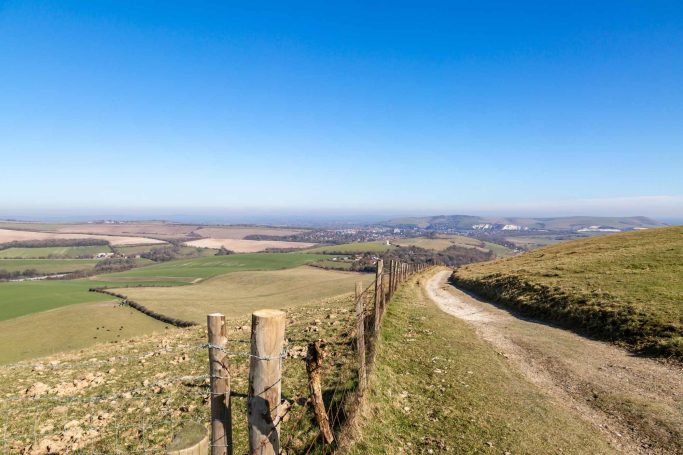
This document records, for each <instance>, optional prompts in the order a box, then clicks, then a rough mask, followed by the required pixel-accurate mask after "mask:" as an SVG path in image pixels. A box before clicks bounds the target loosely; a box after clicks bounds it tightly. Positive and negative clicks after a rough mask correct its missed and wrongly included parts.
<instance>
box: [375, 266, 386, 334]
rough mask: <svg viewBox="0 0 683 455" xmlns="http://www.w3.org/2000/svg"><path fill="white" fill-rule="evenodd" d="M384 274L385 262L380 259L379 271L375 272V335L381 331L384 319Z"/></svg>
mask: <svg viewBox="0 0 683 455" xmlns="http://www.w3.org/2000/svg"><path fill="white" fill-rule="evenodd" d="M383 273H384V261H382V260H381V259H379V260H378V261H377V269H376V270H375V321H374V327H373V328H374V333H377V332H378V331H379V322H380V318H381V317H382V312H381V310H382V308H381V305H382V274H383Z"/></svg>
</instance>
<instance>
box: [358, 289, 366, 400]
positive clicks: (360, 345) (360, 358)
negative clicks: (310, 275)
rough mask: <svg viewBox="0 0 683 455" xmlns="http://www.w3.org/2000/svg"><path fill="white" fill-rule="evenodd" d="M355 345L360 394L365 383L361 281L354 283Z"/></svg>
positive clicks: (363, 389) (363, 314)
mask: <svg viewBox="0 0 683 455" xmlns="http://www.w3.org/2000/svg"><path fill="white" fill-rule="evenodd" d="M356 347H357V348H358V389H359V390H360V393H361V394H362V393H363V391H365V387H366V385H367V381H368V376H367V372H366V369H365V312H364V311H363V283H361V282H358V283H356Z"/></svg>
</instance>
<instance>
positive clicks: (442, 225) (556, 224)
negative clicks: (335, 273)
mask: <svg viewBox="0 0 683 455" xmlns="http://www.w3.org/2000/svg"><path fill="white" fill-rule="evenodd" d="M381 224H383V225H385V226H397V227H400V226H403V227H417V228H422V229H434V230H447V229H455V230H501V231H503V230H505V231H515V230H548V231H581V230H584V231H585V232H591V231H600V230H607V231H608V232H609V230H620V231H625V230H633V229H637V228H653V227H661V226H665V225H666V224H665V223H661V222H659V221H656V220H653V219H651V218H647V217H644V216H632V217H599V216H569V217H555V218H522V217H484V216H473V215H437V216H426V217H406V218H396V219H393V220H389V221H386V222H384V223H381Z"/></svg>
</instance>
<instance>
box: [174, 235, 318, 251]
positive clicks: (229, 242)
mask: <svg viewBox="0 0 683 455" xmlns="http://www.w3.org/2000/svg"><path fill="white" fill-rule="evenodd" d="M185 245H187V246H194V247H198V248H214V249H218V248H221V247H225V248H227V249H228V250H231V251H234V252H235V253H258V252H260V251H265V250H267V249H268V248H287V249H289V248H308V247H311V246H313V245H315V243H304V242H281V241H278V240H242V239H229V238H228V239H221V238H206V239H200V240H193V241H191V242H186V243H185Z"/></svg>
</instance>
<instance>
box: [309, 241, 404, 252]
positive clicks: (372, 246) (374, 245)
mask: <svg viewBox="0 0 683 455" xmlns="http://www.w3.org/2000/svg"><path fill="white" fill-rule="evenodd" d="M392 248H393V247H392V246H391V245H387V244H386V242H358V243H343V244H341V245H326V246H319V247H316V248H311V249H309V250H306V252H307V253H328V254H335V253H366V252H370V253H382V252H384V251H388V250H390V249H392Z"/></svg>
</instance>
